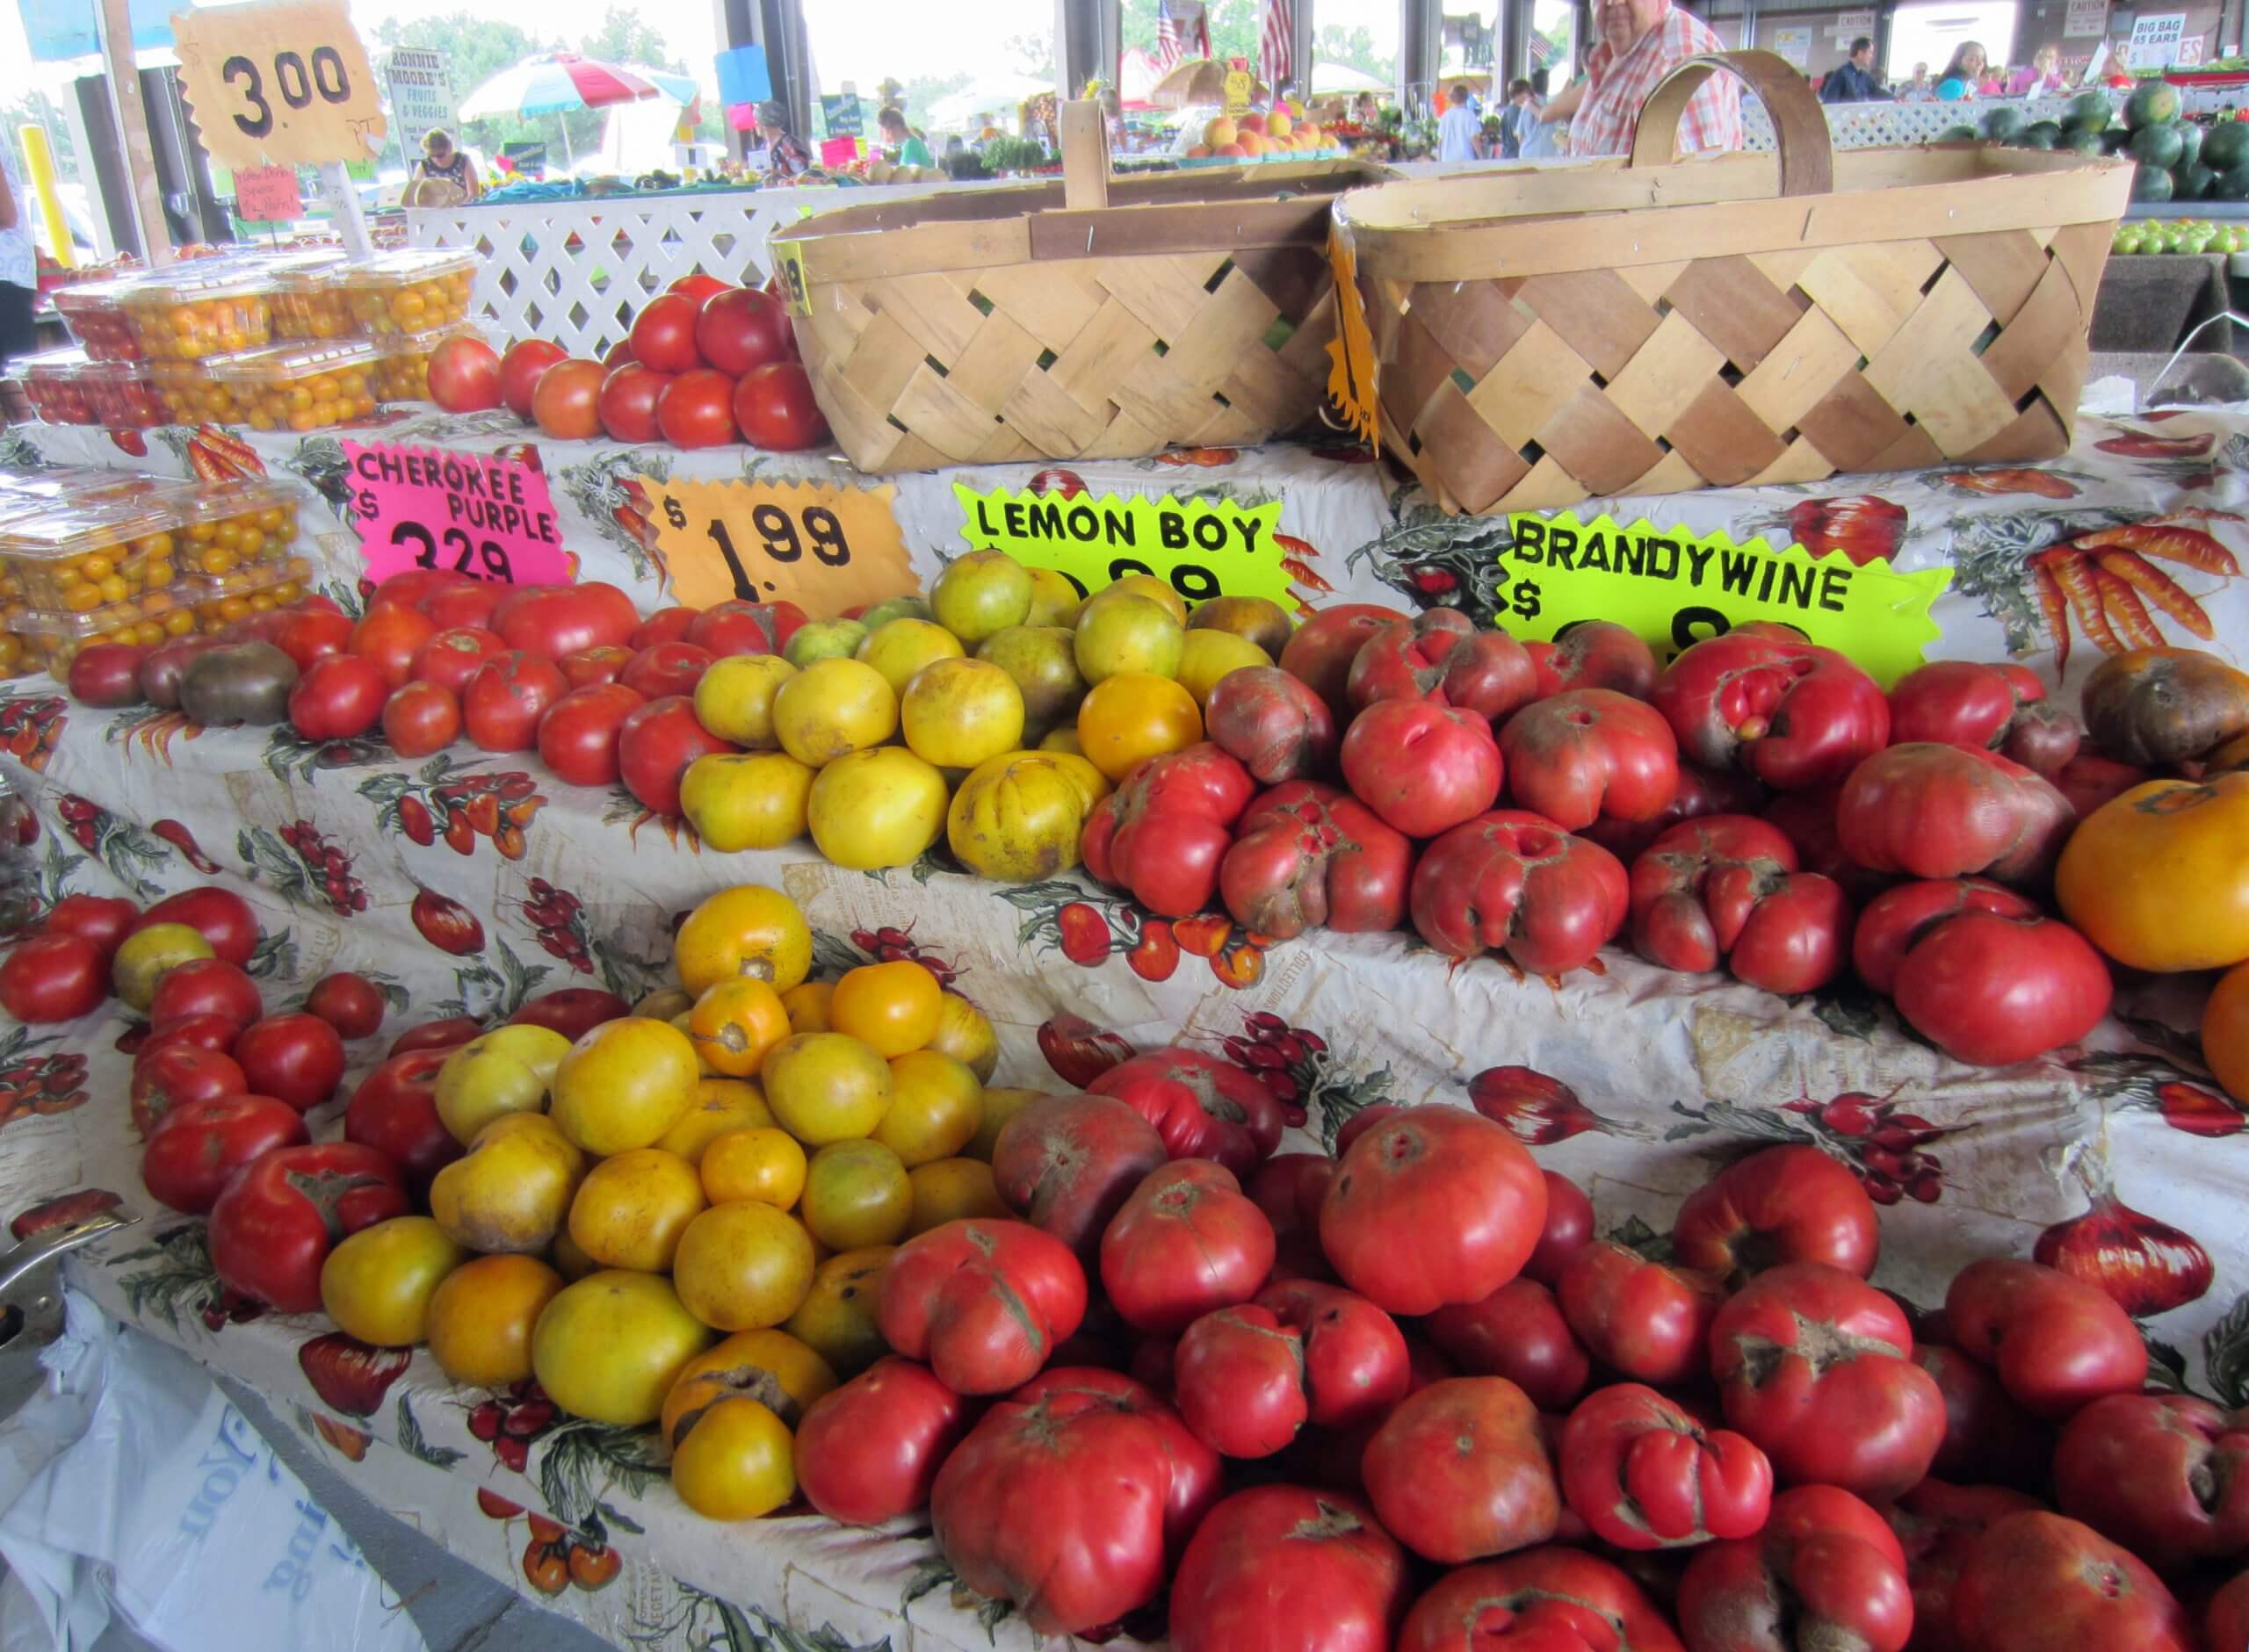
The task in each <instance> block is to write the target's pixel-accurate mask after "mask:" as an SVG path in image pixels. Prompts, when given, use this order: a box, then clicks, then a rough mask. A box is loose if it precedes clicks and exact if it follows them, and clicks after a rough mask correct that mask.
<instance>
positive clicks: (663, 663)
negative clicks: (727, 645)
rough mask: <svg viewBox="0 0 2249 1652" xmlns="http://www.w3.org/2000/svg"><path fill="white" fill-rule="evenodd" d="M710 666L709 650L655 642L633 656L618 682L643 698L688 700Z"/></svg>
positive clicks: (689, 643)
mask: <svg viewBox="0 0 2249 1652" xmlns="http://www.w3.org/2000/svg"><path fill="white" fill-rule="evenodd" d="M710 667H711V651H710V650H709V649H707V648H698V647H697V646H695V645H694V644H693V643H691V642H668V643H656V644H654V645H652V646H649V647H647V648H643V649H642V650H640V653H637V654H635V655H633V660H632V662H631V663H630V664H629V665H627V666H626V667H625V669H624V670H623V671H622V672H621V673H619V674H618V679H617V680H618V682H621V683H623V684H624V685H625V686H626V688H628V689H632V690H633V692H634V693H635V694H638V695H640V696H641V697H642V698H643V699H647V700H661V699H662V698H664V697H665V696H667V695H686V696H690V697H692V696H693V695H694V693H695V685H696V684H697V683H698V682H702V681H703V674H704V673H705V671H707V670H709V669H710Z"/></svg>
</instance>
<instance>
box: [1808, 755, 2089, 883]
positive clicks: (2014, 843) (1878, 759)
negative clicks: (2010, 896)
mask: <svg viewBox="0 0 2249 1652" xmlns="http://www.w3.org/2000/svg"><path fill="white" fill-rule="evenodd" d="M2076 823H2077V812H2076V810H2074V809H2072V807H2071V806H2070V801H2069V799H2068V798H2066V797H2064V796H2062V794H2061V793H2060V792H2058V791H2057V790H2055V789H2054V788H2053V786H2052V785H2051V784H2050V783H2048V782H2047V781H2046V780H2045V779H2044V778H2043V777H2042V776H2039V775H2038V774H2036V773H2035V772H2034V771H2033V770H2030V769H2028V768H2024V767H2023V766H2022V765H2021V764H2020V763H2014V762H2009V761H2007V759H2006V758H2004V757H2001V756H2000V755H1998V754H1996V753H1993V752H1986V751H1982V750H1978V749H1976V748H1974V747H1962V746H1942V745H1936V744H1934V743H1931V742H1927V741H1918V742H1914V743H1912V744H1907V745H1899V746H1892V747H1890V748H1889V749H1888V750H1887V751H1883V752H1877V754H1875V755H1873V756H1872V757H1869V758H1868V759H1867V760H1866V761H1864V762H1862V763H1861V764H1860V765H1859V766H1858V767H1857V768H1854V769H1853V770H1852V771H1851V775H1850V778H1849V779H1848V780H1846V781H1845V782H1844V783H1843V790H1842V792H1841V794H1840V797H1838V798H1837V800H1836V804H1835V831H1836V835H1837V837H1838V839H1839V840H1840V842H1841V844H1842V847H1843V852H1844V853H1845V854H1846V855H1849V856H1850V857H1851V859H1852V860H1854V861H1855V862H1858V864H1860V865H1861V866H1863V867H1866V868H1867V869H1869V870H1871V871H1877V872H1903V873H1905V874H1906V876H1911V877H1969V876H1982V877H1989V878H1992V879H1993V880H1994V881H1995V882H1998V883H2002V884H2023V885H2024V886H2026V887H2033V886H2036V885H2039V884H2043V883H2044V882H2045V881H2046V879H2047V878H2048V877H2049V876H2050V875H2051V873H2052V871H2053V869H2054V860H2055V857H2056V856H2057V855H2059V854H2060V853H2061V852H2062V842H2063V840H2064V839H2065V838H2067V837H2068V836H2069V834H2070V830H2071V828H2072V826H2075V825H2076Z"/></svg>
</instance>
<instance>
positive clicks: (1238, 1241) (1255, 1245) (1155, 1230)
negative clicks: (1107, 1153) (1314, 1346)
mask: <svg viewBox="0 0 2249 1652" xmlns="http://www.w3.org/2000/svg"><path fill="white" fill-rule="evenodd" d="M1273 1246H1274V1240H1273V1224H1272V1223H1269V1222H1268V1221H1267V1220H1266V1219H1265V1213H1264V1212H1263V1211H1262V1210H1260V1209H1259V1208H1257V1207H1256V1206H1255V1204H1253V1203H1252V1202H1251V1201H1249V1200H1248V1199H1247V1198H1245V1197H1244V1196H1243V1194H1242V1191H1241V1184H1240V1182H1239V1181H1237V1180H1236V1179H1234V1176H1233V1172H1231V1171H1229V1170H1227V1169H1226V1167H1225V1166H1224V1165H1219V1164H1216V1163H1213V1162H1211V1161H1210V1160H1207V1159H1194V1158H1190V1159H1175V1160H1174V1161H1173V1162H1172V1163H1170V1164H1168V1165H1165V1166H1164V1167H1163V1168H1162V1169H1161V1170H1158V1171H1155V1172H1152V1173H1150V1174H1149V1175H1148V1177H1147V1178H1146V1179H1145V1180H1143V1181H1142V1182H1141V1183H1140V1185H1139V1187H1136V1188H1134V1189H1133V1190H1132V1196H1131V1197H1130V1198H1128V1199H1127V1200H1125V1203H1124V1206H1123V1208H1120V1209H1119V1210H1118V1211H1117V1215H1116V1216H1114V1217H1113V1218H1111V1220H1110V1223H1109V1227H1108V1230H1107V1231H1106V1232H1104V1233H1103V1235H1102V1239H1101V1282H1102V1287H1103V1289H1105V1290H1106V1291H1107V1292H1108V1293H1109V1300H1110V1305H1111V1306H1112V1307H1114V1308H1115V1309H1117V1313H1118V1314H1119V1315H1120V1316H1122V1317H1123V1318H1124V1320H1125V1324H1128V1325H1130V1326H1132V1328H1133V1329H1134V1330H1135V1331H1147V1332H1150V1333H1153V1334H1156V1335H1163V1334H1168V1333H1169V1332H1171V1331H1180V1330H1183V1329H1185V1328H1186V1326H1187V1324H1189V1322H1190V1321H1191V1320H1194V1319H1197V1318H1199V1317H1201V1316H1203V1315H1204V1314H1206V1313H1208V1312H1210V1311H1211V1309H1217V1308H1226V1307H1230V1306H1232V1305H1233V1304H1234V1303H1237V1302H1247V1301H1248V1300H1249V1299H1250V1298H1251V1297H1252V1296H1254V1295H1256V1294H1257V1290H1258V1288H1259V1287H1260V1286H1262V1285H1263V1284H1264V1282H1265V1276H1266V1275H1267V1274H1268V1273H1271V1272H1272V1271H1273Z"/></svg>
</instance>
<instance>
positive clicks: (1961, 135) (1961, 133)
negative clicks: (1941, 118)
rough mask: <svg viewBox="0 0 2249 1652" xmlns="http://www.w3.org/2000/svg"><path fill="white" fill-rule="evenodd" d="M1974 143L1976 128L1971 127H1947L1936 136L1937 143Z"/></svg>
mask: <svg viewBox="0 0 2249 1652" xmlns="http://www.w3.org/2000/svg"><path fill="white" fill-rule="evenodd" d="M1937 141H1938V142H1939V143H1973V142H1974V141H1976V128H1975V127H1973V126H1947V127H1946V128H1945V129H1944V130H1943V131H1942V132H1941V133H1938V134H1937Z"/></svg>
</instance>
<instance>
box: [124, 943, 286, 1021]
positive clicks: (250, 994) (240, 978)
mask: <svg viewBox="0 0 2249 1652" xmlns="http://www.w3.org/2000/svg"><path fill="white" fill-rule="evenodd" d="M263 1014H265V1006H264V1002H263V1001H262V1000H261V999H259V998H258V995H257V982H255V981H253V980H251V979H250V978H249V972H248V971H247V970H244V969H243V968H242V966H241V965H240V964H238V963H228V962H227V961H226V960H225V959H224V958H195V959H192V960H190V961H189V962H188V963H181V964H176V965H174V966H173V967H172V968H171V969H169V970H165V971H164V972H163V975H162V976H160V977H158V978H157V981H156V990H155V995H154V996H152V997H151V998H150V999H149V1000H148V1025H149V1026H150V1027H152V1028H155V1030H156V1031H157V1032H160V1033H161V1032H163V1031H165V1030H167V1029H168V1028H171V1027H174V1026H177V1024H178V1023H179V1022H181V1021H190V1020H192V1019H193V1018H194V1017H196V1016H199V1015H217V1016H221V1017H223V1018H224V1019H225V1020H227V1021H231V1022H232V1023H233V1024H234V1027H235V1031H237V1032H239V1031H241V1030H242V1028H245V1027H247V1026H249V1024H250V1023H251V1022H252V1021H256V1020H257V1018H258V1017H259V1016H261V1015H263Z"/></svg>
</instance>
